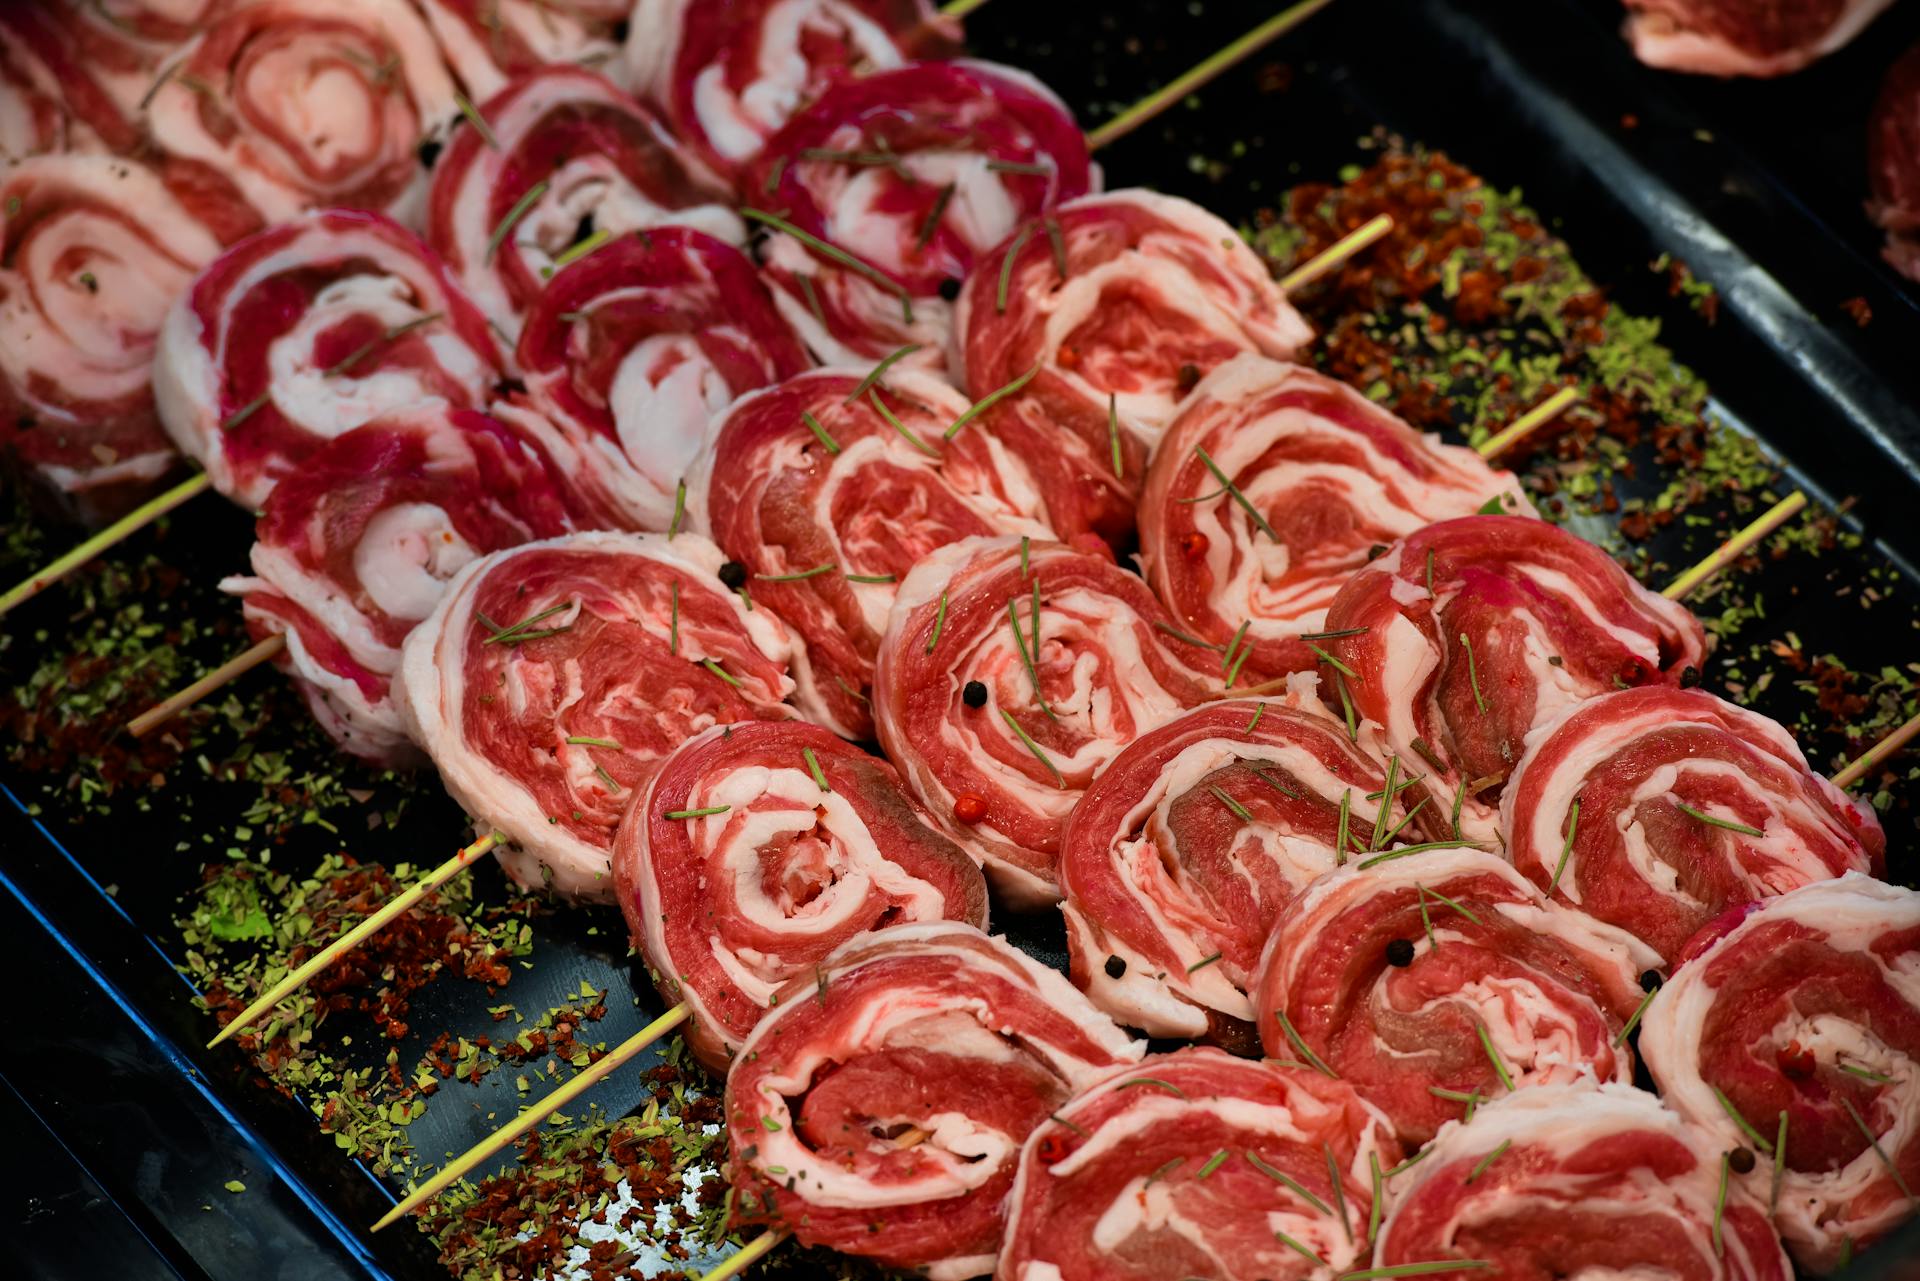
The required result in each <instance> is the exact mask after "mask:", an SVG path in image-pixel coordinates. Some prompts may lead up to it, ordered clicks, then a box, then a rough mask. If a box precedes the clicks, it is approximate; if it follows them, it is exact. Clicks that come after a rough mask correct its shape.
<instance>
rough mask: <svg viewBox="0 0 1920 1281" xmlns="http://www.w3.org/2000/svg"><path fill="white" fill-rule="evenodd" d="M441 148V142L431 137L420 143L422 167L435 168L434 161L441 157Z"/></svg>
mask: <svg viewBox="0 0 1920 1281" xmlns="http://www.w3.org/2000/svg"><path fill="white" fill-rule="evenodd" d="M440 148H441V143H440V142H439V141H438V140H436V139H433V138H429V139H427V140H426V141H425V142H423V143H421V144H420V167H421V168H422V169H431V168H433V162H434V161H436V160H438V159H439V158H440Z"/></svg>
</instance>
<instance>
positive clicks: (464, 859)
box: [207, 832, 505, 1049]
mask: <svg viewBox="0 0 1920 1281" xmlns="http://www.w3.org/2000/svg"><path fill="white" fill-rule="evenodd" d="M504 840H505V838H504V837H502V836H501V835H500V834H499V833H498V832H492V833H489V834H488V835H486V836H483V837H481V838H480V839H479V840H477V841H475V842H474V843H473V844H471V845H469V846H467V847H466V848H464V849H462V850H461V851H460V852H459V853H458V854H455V855H454V856H453V857H452V858H450V859H448V860H447V861H446V862H444V863H442V864H441V865H440V866H439V867H436V868H434V869H433V871H431V872H429V873H428V874H427V875H426V877H425V878H424V879H422V880H421V881H420V882H418V883H417V884H415V885H413V886H411V887H409V888H408V889H406V890H405V891H403V892H401V893H399V894H396V895H394V897H393V901H392V902H390V903H388V904H386V905H385V906H384V907H382V908H381V909H380V910H379V911H377V912H375V913H374V914H373V915H372V916H369V917H368V918H367V919H366V920H364V921H362V922H360V924H358V925H356V926H354V927H353V928H352V929H350V930H348V931H347V932H346V933H345V934H342V935H341V936H340V937H339V938H337V939H335V940H334V941H333V942H331V943H329V944H327V946H326V947H324V948H322V949H320V950H319V951H318V952H315V953H314V954H313V955H312V956H310V957H308V958H307V960H306V961H305V962H304V963H302V964H301V966H300V967H299V968H298V969H296V970H294V971H293V972H292V973H290V974H288V975H287V976H286V977H285V978H283V979H281V980H280V981H279V982H278V983H276V984H274V985H273V987H272V988H270V989H268V991H267V993H266V995H264V996H262V997H261V998H260V999H259V1000H257V1001H255V1002H254V1003H253V1004H252V1005H249V1006H248V1007H247V1008H246V1009H244V1010H242V1011H240V1013H239V1014H237V1015H236V1016H234V1018H233V1021H232V1022H230V1023H228V1024H227V1025H226V1026H225V1027H223V1028H221V1029H220V1034H219V1035H218V1036H216V1037H214V1038H213V1039H212V1040H211V1041H208V1042H207V1048H208V1049H212V1048H213V1047H214V1046H216V1045H218V1044H220V1042H222V1041H224V1040H226V1039H227V1038H228V1037H230V1036H232V1035H233V1034H234V1033H236V1032H239V1031H241V1030H243V1029H245V1028H246V1027H247V1025H248V1024H250V1023H252V1022H253V1021H254V1020H255V1019H258V1018H259V1017H260V1016H261V1015H262V1014H265V1013H266V1012H267V1011H268V1010H270V1009H272V1008H273V1007H274V1006H275V1005H276V1004H278V1003H279V1002H280V1001H281V1000H283V999H284V998H286V997H287V996H289V995H291V994H292V993H294V992H296V991H298V990H299V989H300V988H302V987H303V986H305V985H306V984H307V982H308V981H310V980H311V979H312V978H313V976H314V975H316V974H318V973H319V972H320V971H321V970H324V969H326V968H327V967H328V966H329V965H332V964H333V963H334V962H335V961H337V960H339V959H340V958H341V957H342V956H344V955H346V954H347V953H348V952H351V951H352V950H353V949H354V948H356V947H358V946H360V944H361V943H363V942H365V941H366V940H367V939H368V938H369V937H371V936H372V935H374V934H377V933H379V932H380V930H381V928H382V927H384V926H385V925H386V924H387V922H388V921H391V920H392V919H393V918H394V917H396V916H399V915H400V914H401V913H402V912H405V911H406V910H407V909H409V908H411V907H412V906H413V905H414V904H415V903H418V902H419V901H420V900H421V899H423V898H425V897H426V896H427V895H428V894H431V893H432V892H433V891H435V890H437V889H439V888H440V887H441V886H442V885H445V884H446V883H447V882H448V881H450V880H452V879H453V878H454V876H455V875H457V874H458V873H460V872H463V871H465V870H466V869H467V868H468V867H469V866H470V865H471V864H472V863H473V862H474V860H475V859H478V858H479V857H481V856H482V855H483V854H485V853H486V852H487V851H488V850H491V849H492V848H493V847H494V846H496V845H499V844H501V843H502V842H503V841H504Z"/></svg>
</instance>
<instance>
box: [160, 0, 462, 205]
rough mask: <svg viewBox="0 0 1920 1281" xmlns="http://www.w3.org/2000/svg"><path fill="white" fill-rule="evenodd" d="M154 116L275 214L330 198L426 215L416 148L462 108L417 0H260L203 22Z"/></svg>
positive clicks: (167, 136) (199, 158)
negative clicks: (400, 0) (397, 0)
mask: <svg viewBox="0 0 1920 1281" xmlns="http://www.w3.org/2000/svg"><path fill="white" fill-rule="evenodd" d="M146 113H147V123H148V126H149V128H150V129H151V130H152V133H153V138H154V141H155V142H156V143H157V144H158V145H159V147H160V148H161V150H162V151H164V152H165V153H167V154H168V155H172V156H179V157H182V158H185V159H188V160H191V161H195V162H198V163H199V164H201V165H204V166H206V167H207V168H208V169H209V170H211V171H215V172H218V173H219V174H221V175H222V176H224V177H225V178H226V179H227V180H228V181H229V182H231V183H232V184H233V186H234V188H235V189H236V190H238V191H239V192H240V193H241V194H242V195H243V196H244V197H245V198H246V200H247V201H248V202H249V203H250V204H251V205H252V206H253V207H254V208H255V209H256V210H258V211H259V213H260V216H261V217H262V218H264V219H266V220H267V221H269V222H283V221H285V220H286V219H288V218H292V217H293V216H294V215H296V214H299V213H302V212H304V211H306V210H309V209H317V208H322V207H331V208H346V209H367V210H373V211H376V212H380V213H386V214H391V215H392V216H393V217H395V218H397V219H399V220H400V221H401V222H404V223H407V224H409V225H418V223H419V220H420V216H421V214H422V212H423V210H424V202H425V200H426V192H427V171H426V168H425V166H423V165H422V164H421V161H420V155H419V151H420V146H421V144H422V143H423V142H430V141H435V140H438V139H439V138H441V137H443V136H444V135H445V133H446V132H447V129H448V128H449V126H450V124H451V122H452V121H453V119H454V118H455V117H456V116H457V115H458V114H459V107H458V106H457V105H456V100H455V90H454V83H453V77H452V76H451V75H450V74H449V73H448V71H447V67H446V64H445V62H444V61H443V60H442V58H441V54H440V49H439V47H438V46H437V45H436V44H435V43H434V39H433V34H432V32H430V31H429V30H428V29H427V25H426V23H425V22H423V21H422V20H421V18H420V17H419V15H418V13H417V11H416V10H415V9H414V8H413V6H411V5H408V4H391V3H385V2H384V0H329V3H328V4H327V5H326V6H325V7H324V9H322V10H318V11H316V9H315V8H314V6H312V5H309V4H305V3H302V0H254V2H253V3H249V4H243V5H237V6H235V7H234V8H233V9H231V10H230V11H228V12H227V13H225V14H224V15H222V16H220V17H218V18H216V19H215V20H214V21H213V22H212V23H210V24H208V25H207V26H206V27H205V29H204V30H203V31H202V32H201V34H200V35H199V37H198V39H197V40H195V42H194V43H193V44H192V45H190V46H189V47H188V48H187V49H186V50H185V51H183V52H182V53H181V54H180V55H179V56H178V57H177V58H176V59H175V60H174V61H173V62H172V63H171V64H170V74H168V75H167V76H166V77H165V79H164V80H162V81H161V82H159V84H158V85H157V87H155V88H154V89H153V90H152V93H151V96H150V97H149V99H148V101H147V107H146ZM322 122H324V125H323V123H322Z"/></svg>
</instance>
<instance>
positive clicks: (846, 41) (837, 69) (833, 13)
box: [626, 0, 960, 177]
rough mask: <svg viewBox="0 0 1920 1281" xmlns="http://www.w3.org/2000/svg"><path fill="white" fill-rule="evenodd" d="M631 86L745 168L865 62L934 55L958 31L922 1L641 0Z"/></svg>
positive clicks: (630, 48)
mask: <svg viewBox="0 0 1920 1281" xmlns="http://www.w3.org/2000/svg"><path fill="white" fill-rule="evenodd" d="M632 8H633V23H632V26H633V30H634V31H636V32H641V33H644V34H643V35H642V36H641V37H639V38H636V39H630V40H628V41H627V45H626V69H627V75H628V78H629V80H630V82H631V83H632V85H633V86H634V92H635V93H637V94H639V95H640V96H641V97H642V98H645V99H646V100H647V101H649V102H651V103H653V104H655V105H656V106H658V107H659V108H660V110H661V113H662V114H663V115H665V117H666V119H667V123H668V124H669V125H671V126H672V128H673V132H674V134H675V135H676V136H678V137H681V138H684V139H686V140H687V142H688V143H690V144H691V145H692V146H694V147H695V148H697V149H698V150H699V151H700V153H701V154H702V155H703V156H705V158H706V160H707V162H708V163H709V164H710V165H712V166H713V168H714V169H716V170H718V171H719V172H721V173H724V174H727V175H728V176H730V177H734V176H741V175H742V171H743V170H744V169H745V167H746V166H747V165H748V164H749V163H750V162H751V161H752V160H753V159H754V157H755V156H757V155H759V153H760V148H761V147H762V146H764V145H765V144H766V141H767V139H768V138H770V137H772V136H773V135H774V134H775V133H777V132H778V131H779V129H780V127H781V126H782V125H784V124H786V122H787V119H788V117H790V116H791V115H792V114H793V113H794V112H795V111H796V110H798V109H799V108H801V107H803V106H805V105H806V104H807V103H809V102H812V101H813V100H814V99H815V98H817V97H819V96H820V94H821V93H822V92H824V91H825V90H826V89H827V88H828V87H829V86H830V85H833V84H835V83H837V82H839V81H840V80H842V79H845V78H847V77H849V76H851V75H854V74H856V73H857V72H859V71H860V70H862V69H865V70H873V71H885V70H890V69H892V68H894V67H897V66H899V65H900V64H901V63H903V62H905V61H906V60H907V59H909V58H915V57H940V56H944V55H945V54H946V53H948V52H949V51H951V50H952V49H953V48H954V47H955V45H956V43H957V41H958V39H959V34H960V32H959V25H958V24H957V23H952V22H947V21H946V20H944V19H942V18H941V17H940V16H939V14H938V13H937V12H936V11H935V8H934V6H933V5H932V4H931V3H929V0H727V3H724V4H711V3H705V2H704V0H638V3H637V4H635V5H634V6H632Z"/></svg>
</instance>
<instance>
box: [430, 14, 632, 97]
mask: <svg viewBox="0 0 1920 1281" xmlns="http://www.w3.org/2000/svg"><path fill="white" fill-rule="evenodd" d="M416 3H418V5H419V7H420V8H421V9H422V10H423V11H424V12H425V14H426V18H427V25H428V26H429V27H431V28H432V30H433V34H434V38H435V39H436V40H438V41H439V44H440V48H441V50H442V52H444V53H445V54H446V58H447V61H448V63H450V64H451V65H452V67H453V70H454V72H455V74H457V75H458V76H459V77H460V80H461V82H462V83H463V84H465V85H466V86H467V91H468V92H469V93H471V94H472V95H473V96H474V97H475V98H476V99H479V98H491V97H492V96H493V95H494V94H496V93H498V92H499V91H500V90H501V89H503V88H505V87H506V84H507V82H508V81H509V80H512V79H515V78H516V77H519V76H523V75H526V74H527V73H529V72H533V71H539V70H541V69H543V68H546V67H548V66H549V65H551V64H556V63H558V64H566V65H571V66H577V67H607V68H609V69H610V70H611V69H614V68H617V67H618V65H619V56H620V42H619V41H618V40H617V39H615V33H616V28H618V27H619V26H621V24H623V23H625V22H626V20H627V17H628V15H629V14H630V13H631V12H632V10H633V5H632V4H631V3H630V0H416ZM556 69H560V68H556Z"/></svg>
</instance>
